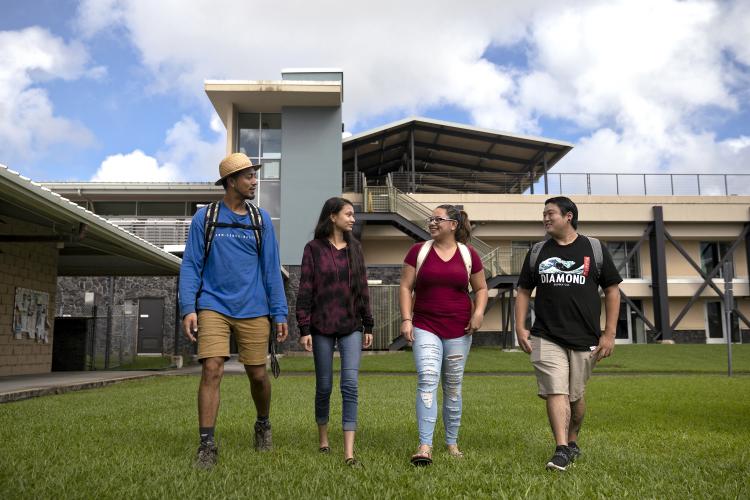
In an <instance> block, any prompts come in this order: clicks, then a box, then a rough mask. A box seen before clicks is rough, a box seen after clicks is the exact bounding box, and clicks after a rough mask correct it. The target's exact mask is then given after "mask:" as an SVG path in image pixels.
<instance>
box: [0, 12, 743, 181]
mask: <svg viewBox="0 0 750 500" xmlns="http://www.w3.org/2000/svg"><path fill="white" fill-rule="evenodd" d="M748 40H750V2H748V1H744V0H734V1H730V0H721V1H708V0H705V1H676V0H610V1H590V0H560V1H554V2H553V1H540V0H519V1H516V0H504V1H497V0H487V1H485V0H464V1H463V2H456V1H455V0H450V1H447V0H429V1H421V0H414V1H410V2H403V1H392V0H383V1H381V2H378V3H372V2H364V1H348V2H343V1H327V0H316V1H315V2H309V1H287V0H273V1H248V0H213V1H207V0H190V1H188V0H159V1H153V0H83V1H80V2H77V1H72V0H0V164H4V165H6V166H8V167H9V168H11V169H13V170H16V171H19V172H21V173H22V174H23V175H26V176H28V177H30V178H32V179H33V180H37V181H52V180H57V181H210V180H213V179H214V178H215V177H216V171H217V168H218V167H217V165H218V162H219V161H220V160H221V158H222V157H223V156H224V154H225V144H226V140H225V137H226V132H225V130H224V127H223V125H222V123H221V121H220V120H219V118H218V116H217V115H216V113H215V111H214V110H213V107H212V106H211V103H210V102H209V100H208V98H207V97H206V95H205V92H204V90H203V82H204V80H208V79H246V80H261V79H264V80H279V79H280V78H281V74H280V73H281V70H282V69H283V68H295V67H304V68H309V67H323V68H330V67H337V68H341V69H342V70H343V71H344V93H345V95H344V98H345V100H344V104H343V117H344V124H345V128H346V131H347V132H349V133H358V132H362V131H365V130H368V129H370V128H373V127H376V126H380V125H383V124H386V123H388V122H390V121H394V120H398V119H401V118H405V117H407V116H412V115H417V116H424V117H428V118H437V119H442V120H447V121H455V122H459V123H463V124H468V125H475V126H479V127H485V128H490V129H495V130H497V131H499V132H510V133H515V134H526V135H535V136H542V137H547V138H551V139H558V140H564V141H568V142H571V143H573V144H574V146H575V147H574V149H573V151H571V152H570V153H569V154H568V155H567V156H566V157H565V158H564V159H563V160H562V161H561V162H560V163H559V164H558V165H557V166H555V167H554V170H553V171H556V172H566V171H567V172H610V173H611V172H621V173H666V172H670V173H745V172H748V173H750V113H748V111H749V110H750V43H748Z"/></svg>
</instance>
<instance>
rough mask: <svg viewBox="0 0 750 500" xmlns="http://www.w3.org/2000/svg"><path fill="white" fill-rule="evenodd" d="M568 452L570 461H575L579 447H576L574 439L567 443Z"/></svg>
mask: <svg viewBox="0 0 750 500" xmlns="http://www.w3.org/2000/svg"><path fill="white" fill-rule="evenodd" d="M568 454H569V455H570V461H571V462H575V461H576V459H577V458H578V457H580V456H581V449H580V448H579V447H578V443H576V442H575V441H571V442H570V443H568Z"/></svg>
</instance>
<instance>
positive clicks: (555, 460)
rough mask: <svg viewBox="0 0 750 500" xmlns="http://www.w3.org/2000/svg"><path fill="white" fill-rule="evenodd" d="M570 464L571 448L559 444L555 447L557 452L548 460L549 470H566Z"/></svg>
mask: <svg viewBox="0 0 750 500" xmlns="http://www.w3.org/2000/svg"><path fill="white" fill-rule="evenodd" d="M569 465H570V450H569V449H568V447H567V446H562V445H561V446H558V447H557V448H555V454H554V455H552V458H550V459H549V462H547V470H559V471H564V470H567V469H568V466H569Z"/></svg>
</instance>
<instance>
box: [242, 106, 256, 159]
mask: <svg viewBox="0 0 750 500" xmlns="http://www.w3.org/2000/svg"><path fill="white" fill-rule="evenodd" d="M238 125H239V126H238V128H239V137H238V147H239V149H238V150H239V152H240V153H245V154H246V155H248V156H251V157H258V156H260V113H240V115H239V119H238Z"/></svg>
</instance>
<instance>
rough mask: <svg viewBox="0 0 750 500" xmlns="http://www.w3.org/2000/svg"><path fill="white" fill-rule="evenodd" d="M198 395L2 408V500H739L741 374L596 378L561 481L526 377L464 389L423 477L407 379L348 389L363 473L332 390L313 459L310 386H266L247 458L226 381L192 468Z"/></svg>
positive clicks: (479, 379)
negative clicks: (204, 457) (456, 453)
mask: <svg viewBox="0 0 750 500" xmlns="http://www.w3.org/2000/svg"><path fill="white" fill-rule="evenodd" d="M623 351H625V349H622V350H621V351H620V352H623ZM473 354H474V353H472V355H473ZM498 355H499V354H498ZM519 356H520V355H519ZM197 382H198V378H197V377H196V376H166V377H158V378H151V379H147V380H140V381H133V382H124V383H119V384H116V385H112V386H108V387H105V388H102V389H96V390H89V391H80V392H73V393H67V394H62V395H57V396H47V397H41V398H36V399H31V400H26V401H21V402H16V403H7V404H3V405H0V439H2V454H1V455H0V456H1V458H0V465H1V466H0V492H2V494H1V495H2V498H4V499H14V498H217V499H218V498H239V497H243V498H268V497H280V498H299V499H308V498H321V497H329V498H344V497H347V498H432V497H436V498H455V497H463V498H470V497H471V498H489V497H492V498H558V497H562V498H590V497H608V498H624V497H631V498H709V497H711V498H747V497H748V496H750V486H749V481H750V480H749V479H748V478H750V452H749V451H748V450H749V449H750V448H748V445H747V443H748V442H750V377H747V376H739V377H734V378H728V377H725V376H721V375H679V376H664V375H660V376H640V375H633V376H628V377H595V378H594V379H592V381H591V382H590V385H589V388H588V392H587V395H588V398H587V400H588V406H589V411H588V414H587V417H586V423H585V424H584V430H583V432H582V435H581V439H580V444H581V446H582V448H583V451H584V456H583V457H582V458H581V459H580V460H579V461H578V462H577V464H576V465H575V466H574V467H573V468H572V469H571V470H570V471H568V472H566V473H563V474H560V473H551V472H547V471H545V470H544V464H545V463H546V460H547V459H548V458H549V456H550V455H551V452H552V441H551V437H550V433H549V430H548V427H547V423H546V417H545V414H544V410H543V403H542V402H541V400H539V399H538V398H537V397H536V396H535V389H536V384H535V381H534V378H533V377H532V376H519V377H502V376H467V377H466V379H465V382H464V420H463V426H462V428H461V435H460V439H459V442H460V444H461V446H462V447H463V448H464V450H465V451H466V453H467V456H466V458H465V459H463V460H455V459H450V458H449V457H448V456H447V454H446V453H445V452H444V451H443V448H442V446H441V443H442V441H443V432H442V429H441V426H442V424H441V422H440V421H439V422H438V429H439V430H438V432H437V434H436V437H435V438H436V439H435V443H436V445H437V446H436V453H435V457H434V458H435V465H434V466H433V467H431V468H426V469H415V468H413V467H411V466H410V465H409V463H408V457H409V455H410V454H411V453H412V452H413V451H414V449H415V447H416V445H417V434H416V424H415V414H414V397H415V395H414V391H415V387H416V381H415V378H414V377H412V376H398V375H364V376H363V377H362V378H361V381H360V432H359V433H358V439H357V454H358V456H359V457H360V458H361V459H362V461H363V462H364V464H365V468H364V469H361V470H350V469H348V468H346V467H345V466H344V465H343V463H342V462H343V460H342V455H341V453H342V452H341V448H342V443H341V432H340V418H341V409H340V408H341V404H340V398H339V397H338V395H337V394H336V393H335V392H334V397H333V398H332V416H331V446H332V448H333V453H332V454H331V455H330V456H321V455H320V454H319V453H318V452H317V440H316V430H315V424H314V418H313V391H314V379H313V377H312V376H283V375H282V377H281V378H280V379H278V380H275V381H274V382H273V390H274V397H273V410H272V422H273V425H274V443H275V449H274V451H273V452H271V453H269V454H258V453H255V452H254V451H253V450H252V444H251V443H252V422H253V418H254V414H253V412H252V411H251V410H250V405H251V403H250V398H249V391H248V384H247V380H246V378H245V377H244V376H240V375H231V376H227V377H226V378H225V380H224V383H223V386H222V398H223V399H222V407H221V413H220V417H219V423H218V428H217V429H218V430H217V437H218V440H219V445H220V450H221V451H220V457H219V458H220V463H219V465H218V466H217V467H216V468H215V469H214V470H212V471H208V472H205V471H198V470H195V469H193V468H192V461H193V459H194V454H195V451H196V447H197V437H198V436H197V428H196V426H197V422H196V420H197V418H196V408H195V391H196V387H197Z"/></svg>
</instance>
